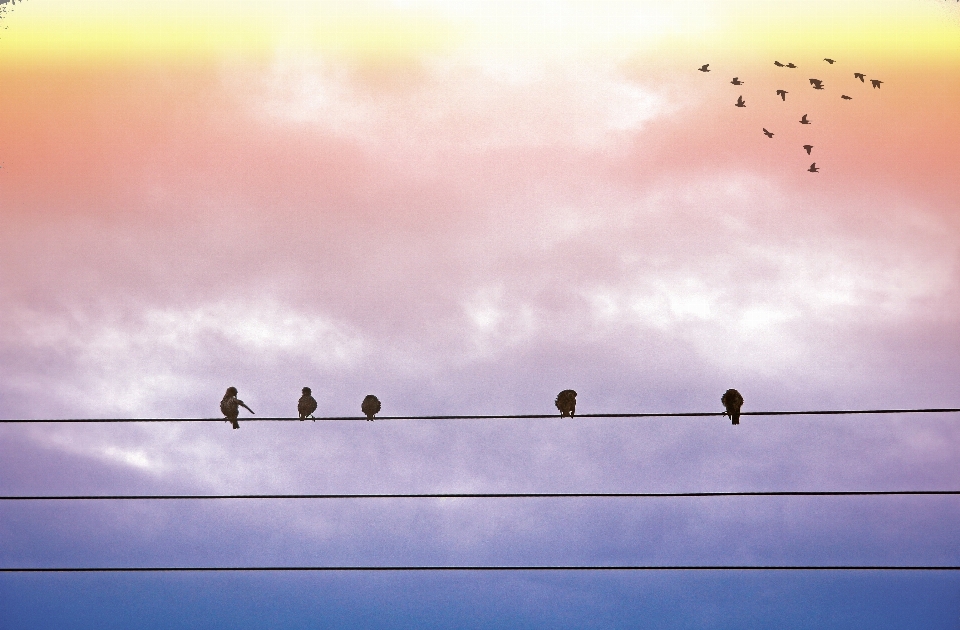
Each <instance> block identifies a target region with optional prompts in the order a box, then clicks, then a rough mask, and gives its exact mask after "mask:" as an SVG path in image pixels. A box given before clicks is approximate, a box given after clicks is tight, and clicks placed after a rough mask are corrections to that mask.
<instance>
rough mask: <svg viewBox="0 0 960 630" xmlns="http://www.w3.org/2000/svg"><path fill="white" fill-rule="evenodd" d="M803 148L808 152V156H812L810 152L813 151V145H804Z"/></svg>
mask: <svg viewBox="0 0 960 630" xmlns="http://www.w3.org/2000/svg"><path fill="white" fill-rule="evenodd" d="M803 148H804V149H806V150H807V155H810V151H812V150H813V145H812V144H805V145H803Z"/></svg>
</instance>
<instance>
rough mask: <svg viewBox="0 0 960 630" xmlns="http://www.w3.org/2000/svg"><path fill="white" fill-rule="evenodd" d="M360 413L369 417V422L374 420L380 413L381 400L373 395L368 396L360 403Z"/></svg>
mask: <svg viewBox="0 0 960 630" xmlns="http://www.w3.org/2000/svg"><path fill="white" fill-rule="evenodd" d="M360 411H362V412H363V415H365V416H366V417H367V420H371V421H372V420H373V417H374V416H375V415H377V414H378V413H380V399H379V398H377V397H376V396H374V395H373V394H367V395H366V396H365V397H364V398H363V402H362V403H360Z"/></svg>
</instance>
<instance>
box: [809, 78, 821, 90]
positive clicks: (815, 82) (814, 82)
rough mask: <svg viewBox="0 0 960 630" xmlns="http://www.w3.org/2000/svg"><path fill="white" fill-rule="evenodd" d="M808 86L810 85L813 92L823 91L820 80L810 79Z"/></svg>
mask: <svg viewBox="0 0 960 630" xmlns="http://www.w3.org/2000/svg"><path fill="white" fill-rule="evenodd" d="M810 85H812V86H813V89H815V90H822V89H823V81H821V80H820V79H810Z"/></svg>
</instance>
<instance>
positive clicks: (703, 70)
mask: <svg viewBox="0 0 960 630" xmlns="http://www.w3.org/2000/svg"><path fill="white" fill-rule="evenodd" d="M709 65H710V64H709V63H705V64H703V65H702V66H700V67H699V68H697V70H699V71H700V72H710V68H709V67H708V66H709Z"/></svg>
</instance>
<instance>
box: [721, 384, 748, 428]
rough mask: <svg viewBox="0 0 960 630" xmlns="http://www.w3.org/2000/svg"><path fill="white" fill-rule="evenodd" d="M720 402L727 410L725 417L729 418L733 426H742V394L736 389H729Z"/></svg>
mask: <svg viewBox="0 0 960 630" xmlns="http://www.w3.org/2000/svg"><path fill="white" fill-rule="evenodd" d="M720 402H721V403H723V407H724V409H726V411H724V412H723V415H725V416H729V417H730V421H731V422H732V423H733V424H740V407H742V406H743V396H741V395H740V392H738V391H737V390H735V389H728V390H727V391H725V392H724V393H723V396H721V397H720Z"/></svg>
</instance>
